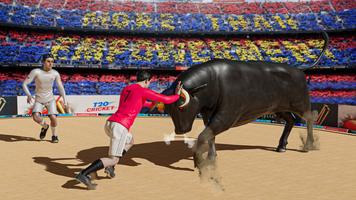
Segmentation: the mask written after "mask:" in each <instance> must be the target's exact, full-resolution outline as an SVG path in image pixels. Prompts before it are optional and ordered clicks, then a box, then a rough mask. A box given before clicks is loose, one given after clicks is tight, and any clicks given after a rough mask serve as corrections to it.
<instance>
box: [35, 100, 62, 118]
mask: <svg viewBox="0 0 356 200" xmlns="http://www.w3.org/2000/svg"><path fill="white" fill-rule="evenodd" d="M43 107H46V108H47V111H48V115H56V114H58V112H57V105H56V100H54V99H53V100H52V101H49V102H47V103H40V102H38V101H35V104H34V105H33V108H32V113H35V112H37V113H41V112H42V110H43Z"/></svg>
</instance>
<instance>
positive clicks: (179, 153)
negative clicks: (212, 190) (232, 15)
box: [33, 141, 299, 189]
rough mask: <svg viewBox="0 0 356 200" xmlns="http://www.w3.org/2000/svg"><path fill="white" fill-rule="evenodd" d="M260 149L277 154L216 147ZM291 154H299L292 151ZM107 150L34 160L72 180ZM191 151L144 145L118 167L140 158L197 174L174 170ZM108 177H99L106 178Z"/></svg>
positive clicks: (176, 145)
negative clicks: (63, 162) (73, 162)
mask: <svg viewBox="0 0 356 200" xmlns="http://www.w3.org/2000/svg"><path fill="white" fill-rule="evenodd" d="M254 149H260V150H265V151H275V148H274V147H265V146H250V145H231V144H216V150H217V151H226V150H228V151H235V150H254ZM289 150H292V151H299V150H295V149H289ZM107 153H108V147H94V148H90V149H84V150H81V151H79V152H78V153H77V155H76V157H75V158H48V157H33V159H34V162H35V163H38V164H41V165H44V166H46V171H48V172H50V173H53V174H56V175H59V176H65V177H68V178H73V177H74V176H75V175H76V174H77V173H79V171H80V170H82V169H83V168H84V167H86V166H87V165H89V164H90V163H91V162H93V161H94V160H96V159H98V158H101V157H106V156H107ZM192 155H193V153H192V150H191V149H189V148H188V147H187V145H186V144H184V143H183V142H182V141H172V142H171V144H170V145H166V144H165V143H164V142H152V143H142V144H136V145H134V146H133V147H132V148H131V149H130V151H129V152H128V153H127V154H126V155H125V156H124V157H123V159H121V160H120V163H119V165H127V166H137V165H140V164H141V163H137V162H135V161H134V160H133V159H135V158H140V159H145V160H148V161H150V162H152V163H153V164H155V165H158V166H161V167H167V168H170V169H174V170H184V171H194V168H193V162H192V166H191V168H188V167H183V168H182V167H175V166H172V165H173V164H174V163H177V162H179V161H180V160H183V159H188V160H192ZM68 160H71V161H75V162H78V164H62V163H59V162H60V161H68ZM103 178H106V177H98V179H103ZM77 184H79V183H78V182H77V181H75V180H70V181H68V182H66V183H65V184H64V185H62V187H63V188H68V189H86V188H84V187H79V186H77Z"/></svg>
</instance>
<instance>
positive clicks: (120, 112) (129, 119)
mask: <svg viewBox="0 0 356 200" xmlns="http://www.w3.org/2000/svg"><path fill="white" fill-rule="evenodd" d="M178 99H179V95H177V94H175V95H171V96H166V95H163V94H159V93H157V92H154V91H152V90H150V89H148V88H143V87H141V86H140V85H139V84H132V85H129V86H127V87H125V88H124V89H123V90H122V92H121V95H120V104H119V108H118V109H117V111H116V112H115V113H114V114H113V115H111V116H110V117H109V119H108V121H112V122H117V123H120V124H121V125H123V126H124V127H126V128H127V129H128V130H130V128H131V126H132V124H133V123H134V121H135V119H136V117H137V115H138V113H139V112H140V111H141V109H142V107H152V106H153V103H152V102H146V100H151V101H158V102H162V103H165V104H171V103H174V102H175V101H177V100H178Z"/></svg>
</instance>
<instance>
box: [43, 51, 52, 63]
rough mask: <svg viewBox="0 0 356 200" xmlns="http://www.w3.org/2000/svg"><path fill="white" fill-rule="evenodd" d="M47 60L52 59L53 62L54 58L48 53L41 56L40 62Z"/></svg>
mask: <svg viewBox="0 0 356 200" xmlns="http://www.w3.org/2000/svg"><path fill="white" fill-rule="evenodd" d="M47 58H53V60H54V56H53V55H52V54H50V53H49V54H44V55H43V56H42V62H44V61H46V59H47Z"/></svg>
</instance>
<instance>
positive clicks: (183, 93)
mask: <svg viewBox="0 0 356 200" xmlns="http://www.w3.org/2000/svg"><path fill="white" fill-rule="evenodd" d="M179 95H180V96H183V97H184V98H185V101H184V103H183V104H182V105H180V106H179V108H183V107H184V106H186V105H187V104H188V103H189V101H190V96H189V94H188V92H187V91H186V90H185V89H184V88H182V90H181V93H180V94H179Z"/></svg>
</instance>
